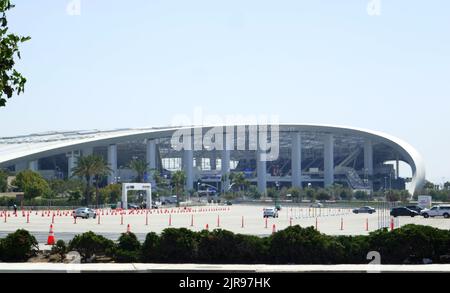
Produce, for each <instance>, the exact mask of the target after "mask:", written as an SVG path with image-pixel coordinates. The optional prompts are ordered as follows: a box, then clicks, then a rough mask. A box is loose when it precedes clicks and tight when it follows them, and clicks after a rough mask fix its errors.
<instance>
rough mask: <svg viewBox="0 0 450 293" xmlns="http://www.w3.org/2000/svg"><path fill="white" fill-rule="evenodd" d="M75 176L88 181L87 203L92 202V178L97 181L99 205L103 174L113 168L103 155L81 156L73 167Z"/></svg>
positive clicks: (106, 173)
mask: <svg viewBox="0 0 450 293" xmlns="http://www.w3.org/2000/svg"><path fill="white" fill-rule="evenodd" d="M72 172H73V176H78V177H81V178H84V179H85V181H86V189H85V199H86V205H89V203H90V189H91V179H94V181H95V194H96V199H97V205H98V204H99V182H100V179H101V178H102V177H103V176H107V175H108V174H109V173H111V168H110V167H109V166H108V164H107V163H106V162H105V160H104V159H103V157H101V156H98V155H89V156H84V157H80V158H79V159H78V163H77V166H75V167H74V168H73V169H72Z"/></svg>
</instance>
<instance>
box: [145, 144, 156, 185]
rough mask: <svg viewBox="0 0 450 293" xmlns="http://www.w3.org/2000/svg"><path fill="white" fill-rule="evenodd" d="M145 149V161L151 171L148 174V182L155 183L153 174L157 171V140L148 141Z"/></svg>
mask: <svg viewBox="0 0 450 293" xmlns="http://www.w3.org/2000/svg"><path fill="white" fill-rule="evenodd" d="M145 149H146V156H145V159H146V162H147V164H148V169H149V171H148V172H147V173H148V174H149V176H148V182H152V183H153V177H152V175H151V174H152V172H154V170H155V169H156V140H154V139H147V141H146V147H145ZM153 184H154V183H153Z"/></svg>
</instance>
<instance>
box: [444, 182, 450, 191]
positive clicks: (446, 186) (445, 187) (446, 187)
mask: <svg viewBox="0 0 450 293" xmlns="http://www.w3.org/2000/svg"><path fill="white" fill-rule="evenodd" d="M444 189H447V190H450V181H447V182H445V183H444Z"/></svg>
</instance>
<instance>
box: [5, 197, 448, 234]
mask: <svg viewBox="0 0 450 293" xmlns="http://www.w3.org/2000/svg"><path fill="white" fill-rule="evenodd" d="M263 208H264V206H262V205H244V204H239V205H232V206H217V205H212V206H201V207H190V208H176V207H173V208H160V209H154V210H150V211H146V210H128V211H123V212H120V211H115V210H110V209H103V210H97V213H98V216H97V218H96V219H93V218H90V219H82V218H78V219H77V220H76V222H75V221H74V218H73V217H72V213H71V212H72V210H59V211H58V210H56V211H37V212H36V211H31V212H28V211H25V212H22V211H18V213H17V216H15V215H14V213H13V212H11V211H8V212H6V222H5V212H4V211H2V212H0V216H1V217H0V232H1V233H0V237H3V235H4V234H6V233H8V232H12V231H15V230H16V229H20V228H23V229H26V230H28V231H30V232H32V233H33V234H35V235H36V234H38V235H41V237H40V238H41V239H42V238H45V236H46V235H47V234H48V231H49V228H50V224H52V222H53V227H54V233H55V236H56V238H58V234H59V233H60V235H65V237H64V238H65V239H70V238H71V237H73V235H75V234H78V233H82V232H86V231H93V232H95V233H99V234H103V235H105V236H106V237H108V238H111V239H114V240H116V239H117V237H118V235H120V233H122V232H126V231H127V228H128V225H129V228H130V230H131V232H134V233H136V234H139V235H140V237H139V238H140V239H141V240H142V239H143V238H144V237H145V234H146V233H148V232H150V231H153V232H156V233H160V232H161V231H162V230H164V229H165V228H168V227H174V228H181V227H184V228H188V229H191V230H195V231H199V230H203V229H206V227H207V226H208V229H209V230H212V229H216V228H222V229H226V230H230V231H233V232H235V233H243V234H252V235H258V236H265V235H270V234H271V233H272V231H273V230H276V231H278V230H281V229H284V228H286V227H288V226H290V225H300V226H302V227H308V226H313V227H317V230H319V231H320V232H323V233H326V234H329V235H361V234H368V233H369V232H370V231H374V230H376V229H378V228H380V227H381V226H386V227H389V226H390V225H391V222H390V219H389V216H388V214H389V211H388V210H384V211H383V210H377V212H376V213H374V214H371V215H369V214H353V213H352V212H351V209H350V208H339V207H333V208H328V207H324V208H308V207H283V208H282V209H281V211H280V212H279V217H278V218H268V219H265V218H263ZM383 214H384V215H385V217H383V216H382V215H383ZM383 219H384V220H383ZM409 223H414V224H421V225H430V226H433V227H437V228H441V229H449V227H450V220H449V219H444V218H428V219H424V218H423V217H415V218H411V217H398V218H396V219H395V220H394V228H397V227H400V226H403V225H406V224H409Z"/></svg>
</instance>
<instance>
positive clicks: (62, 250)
mask: <svg viewBox="0 0 450 293" xmlns="http://www.w3.org/2000/svg"><path fill="white" fill-rule="evenodd" d="M66 253H67V245H66V243H65V242H64V240H61V239H60V240H58V241H56V243H55V245H53V246H52V249H51V254H57V255H59V257H60V258H61V261H63V260H64V259H65V258H66Z"/></svg>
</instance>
